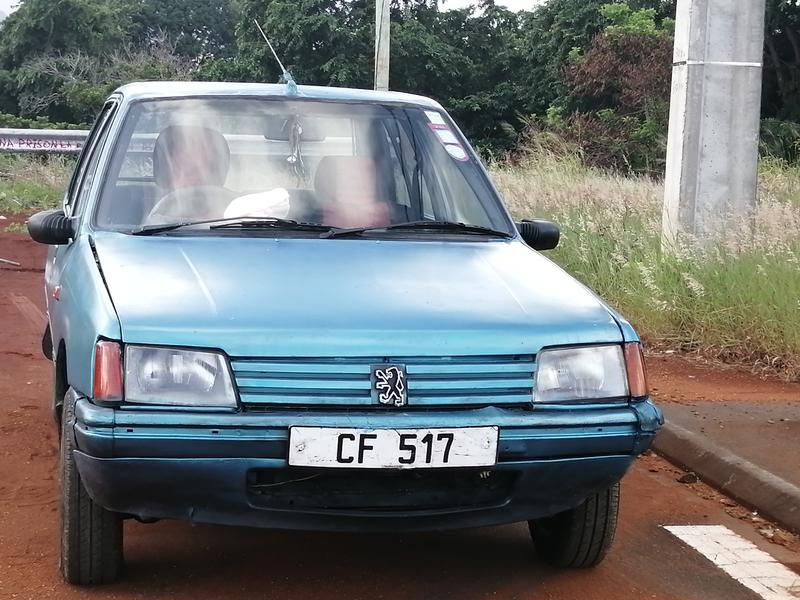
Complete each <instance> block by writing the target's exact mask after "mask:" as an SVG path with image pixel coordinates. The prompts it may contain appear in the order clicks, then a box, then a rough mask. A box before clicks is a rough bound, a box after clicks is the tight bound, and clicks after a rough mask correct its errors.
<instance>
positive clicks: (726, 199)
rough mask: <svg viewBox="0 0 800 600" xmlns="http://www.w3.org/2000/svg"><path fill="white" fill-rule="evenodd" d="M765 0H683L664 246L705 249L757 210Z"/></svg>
mask: <svg viewBox="0 0 800 600" xmlns="http://www.w3.org/2000/svg"><path fill="white" fill-rule="evenodd" d="M765 10H766V8H765V0H678V8H677V21H676V26H675V57H674V63H673V64H674V66H673V75H672V101H671V107H670V124H669V143H668V148H667V175H666V182H665V184H666V191H665V198H664V220H663V232H664V242H665V244H667V245H673V244H675V242H676V241H678V240H679V239H682V238H684V239H686V241H688V242H689V243H700V244H701V245H707V244H711V243H713V242H714V241H715V240H718V239H719V237H720V235H721V234H722V233H723V232H724V231H725V229H726V228H727V227H729V226H731V225H732V224H734V225H735V224H741V223H742V222H743V221H746V220H748V219H749V218H750V217H751V215H752V213H753V209H754V208H755V205H756V197H757V180H758V141H759V129H760V117H761V78H762V70H763V68H762V62H763V54H764V18H765Z"/></svg>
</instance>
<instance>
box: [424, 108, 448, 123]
mask: <svg viewBox="0 0 800 600" xmlns="http://www.w3.org/2000/svg"><path fill="white" fill-rule="evenodd" d="M425 116H427V117H428V121H430V122H431V123H433V124H434V125H446V123H445V122H444V117H442V115H441V114H439V113H438V112H435V111H432V110H426V111H425Z"/></svg>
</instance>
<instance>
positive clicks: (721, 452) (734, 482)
mask: <svg viewBox="0 0 800 600" xmlns="http://www.w3.org/2000/svg"><path fill="white" fill-rule="evenodd" d="M653 449H654V450H655V451H656V452H657V453H659V454H661V455H662V456H664V457H665V458H666V459H667V460H669V461H670V462H672V463H675V464H676V465H680V466H682V467H686V468H687V469H689V470H691V471H693V472H694V473H696V474H697V475H698V476H699V477H700V478H701V479H702V480H703V481H705V482H706V483H708V484H710V485H712V486H714V487H715V488H717V489H719V490H720V491H721V492H724V493H725V494H727V495H729V496H731V497H732V498H734V499H735V500H737V501H739V502H741V503H743V504H746V505H747V506H750V507H752V508H754V509H755V510H757V511H758V512H759V513H760V514H761V515H762V516H764V517H767V518H769V519H772V520H774V521H776V522H778V523H780V524H781V525H783V526H784V527H786V528H787V529H790V530H792V531H796V532H800V487H797V486H796V485H793V484H791V483H789V482H788V481H785V480H783V479H781V478H780V477H778V476H776V475H774V474H772V473H770V472H769V471H767V470H766V469H763V468H761V467H759V466H758V465H755V464H753V463H751V462H750V461H748V460H746V459H744V458H742V457H741V456H737V455H736V454H733V453H732V452H731V451H729V450H727V449H726V448H723V447H722V446H718V445H717V444H714V443H713V442H711V441H710V440H708V439H707V438H705V437H704V436H703V435H701V434H698V433H695V432H693V431H689V430H688V429H684V428H683V427H681V426H680V425H675V424H674V423H669V422H667V423H666V424H665V425H664V428H663V429H662V430H661V432H660V433H659V434H658V435H657V436H656V439H655V441H654V443H653Z"/></svg>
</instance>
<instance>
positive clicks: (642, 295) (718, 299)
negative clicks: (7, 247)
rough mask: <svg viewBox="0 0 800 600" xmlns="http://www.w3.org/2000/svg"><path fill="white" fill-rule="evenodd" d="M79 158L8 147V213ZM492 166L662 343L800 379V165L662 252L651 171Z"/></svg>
mask: <svg viewBox="0 0 800 600" xmlns="http://www.w3.org/2000/svg"><path fill="white" fill-rule="evenodd" d="M72 165H73V161H72V160H70V159H62V158H50V159H46V160H41V159H35V158H32V157H24V156H3V155H0V215H10V214H15V213H31V212H33V211H36V210H42V209H45V208H50V207H53V206H57V205H58V204H59V202H60V201H61V198H62V196H63V191H64V189H65V187H66V183H67V181H68V179H69V175H70V172H71V169H72ZM492 174H493V177H494V179H495V182H496V183H497V184H498V186H499V188H500V190H501V192H502V193H503V195H504V196H505V199H506V202H507V204H508V206H509V207H510V208H511V210H512V212H513V213H514V215H515V216H516V217H518V218H525V217H534V216H536V217H542V218H551V219H553V220H554V221H556V222H558V223H559V224H560V225H561V228H562V232H563V237H562V243H561V245H560V246H559V248H558V249H556V250H555V251H553V252H552V253H550V255H551V257H552V258H553V259H554V260H556V262H558V263H559V264H561V265H562V266H563V267H564V268H565V269H567V270H568V271H569V272H570V273H572V274H573V275H575V276H576V277H577V278H578V279H580V280H582V281H583V282H584V283H586V284H587V285H588V286H589V287H591V288H592V289H594V290H596V291H597V292H598V293H599V294H600V295H601V296H602V297H603V298H605V299H606V300H608V301H609V303H611V304H612V305H614V306H615V307H616V308H618V309H619V310H620V311H621V312H622V313H623V314H625V315H626V316H627V317H628V318H629V319H630V320H631V321H632V322H633V324H634V325H635V326H636V327H637V328H638V330H639V331H640V333H641V334H642V335H643V337H644V338H645V339H647V340H648V341H649V342H651V343H652V344H656V345H661V346H669V347H672V348H676V349H680V350H685V351H695V352H702V353H703V354H706V355H713V356H715V357H717V358H721V359H723V360H726V361H728V362H735V363H746V364H749V365H751V366H754V367H757V368H761V369H768V370H771V371H777V372H780V373H781V374H783V375H784V376H785V377H787V378H789V379H800V168H798V167H794V168H793V167H788V166H786V165H785V164H783V163H780V162H777V161H769V160H768V161H763V162H762V165H761V176H760V204H759V207H758V210H757V212H756V218H755V226H754V227H753V228H749V227H748V228H739V229H736V228H733V229H732V230H731V231H730V232H728V234H727V235H726V237H725V239H723V240H721V242H720V243H719V244H718V245H716V246H715V247H713V248H711V249H709V250H706V251H703V252H700V251H697V250H693V249H690V248H683V249H680V250H679V251H677V252H664V251H663V250H662V247H661V237H660V233H661V203H662V198H663V191H664V190H663V186H662V185H661V184H660V183H659V182H656V181H653V180H651V179H648V178H644V177H642V178H636V177H623V176H618V175H613V174H609V173H606V172H601V171H597V170H594V169H590V168H587V167H585V166H584V165H583V164H582V163H581V161H580V160H579V159H577V158H569V157H567V158H564V157H558V158H556V157H555V156H552V155H550V154H548V153H546V152H544V151H539V152H538V153H536V154H534V155H532V156H530V157H529V158H528V159H527V161H526V162H525V164H523V165H518V166H514V167H511V166H502V165H496V166H494V167H493V168H492ZM9 227H10V228H12V229H13V230H15V231H16V230H20V229H21V226H19V225H10V226H9Z"/></svg>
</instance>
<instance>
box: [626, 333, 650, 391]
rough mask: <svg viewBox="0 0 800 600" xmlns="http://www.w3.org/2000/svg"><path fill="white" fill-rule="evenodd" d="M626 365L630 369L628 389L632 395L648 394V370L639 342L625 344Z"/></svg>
mask: <svg viewBox="0 0 800 600" xmlns="http://www.w3.org/2000/svg"><path fill="white" fill-rule="evenodd" d="M625 367H626V369H627V371H628V389H629V390H630V394H631V397H633V398H643V397H644V396H647V392H648V390H647V371H646V370H645V366H644V354H643V353H642V345H641V344H640V343H639V342H634V343H630V344H625Z"/></svg>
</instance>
